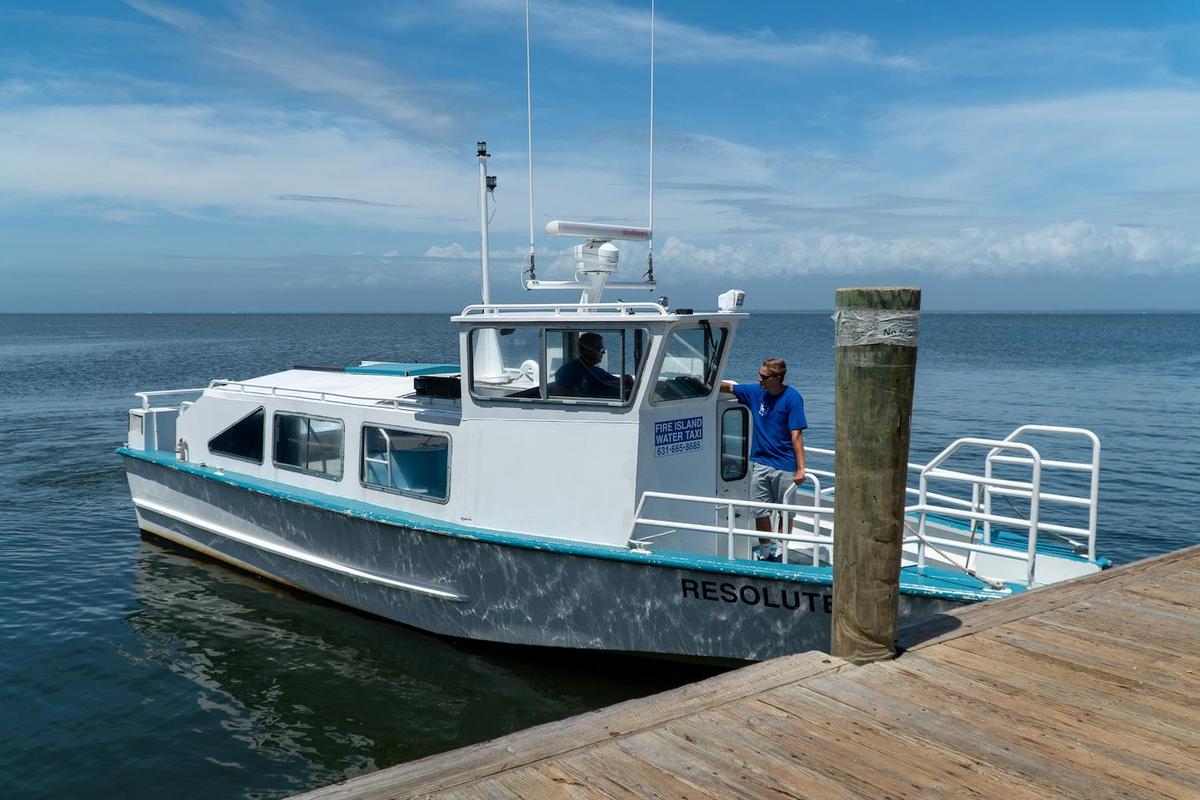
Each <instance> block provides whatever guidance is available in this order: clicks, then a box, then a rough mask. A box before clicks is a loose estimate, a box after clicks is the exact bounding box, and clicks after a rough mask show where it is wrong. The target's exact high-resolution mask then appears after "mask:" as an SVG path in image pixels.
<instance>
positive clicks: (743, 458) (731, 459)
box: [721, 406, 750, 481]
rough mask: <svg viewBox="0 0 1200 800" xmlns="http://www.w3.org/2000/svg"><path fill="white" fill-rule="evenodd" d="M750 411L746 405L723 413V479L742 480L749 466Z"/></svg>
mask: <svg viewBox="0 0 1200 800" xmlns="http://www.w3.org/2000/svg"><path fill="white" fill-rule="evenodd" d="M749 450H750V413H749V412H748V411H747V410H746V409H745V408H744V407H740V406H739V407H738V408H729V409H726V410H725V412H724V413H722V414H721V480H723V481H740V480H741V479H742V478H744V477H746V470H747V469H748V468H749V463H750V460H749V457H748V454H749Z"/></svg>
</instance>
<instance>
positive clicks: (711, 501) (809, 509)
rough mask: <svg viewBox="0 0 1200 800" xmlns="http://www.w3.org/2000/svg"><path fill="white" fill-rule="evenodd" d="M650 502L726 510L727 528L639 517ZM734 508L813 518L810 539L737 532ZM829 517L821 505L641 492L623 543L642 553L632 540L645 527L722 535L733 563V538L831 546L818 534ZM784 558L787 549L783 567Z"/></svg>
mask: <svg viewBox="0 0 1200 800" xmlns="http://www.w3.org/2000/svg"><path fill="white" fill-rule="evenodd" d="M806 477H807V476H806ZM814 483H815V485H816V486H817V488H818V491H819V490H820V483H819V482H816V481H815V478H814ZM789 494H794V489H792V490H789ZM787 496H788V495H785V498H786V497H787ZM652 499H653V500H674V501H678V502H685V503H702V504H704V505H709V506H714V507H717V508H720V507H722V506H723V507H724V508H725V519H726V524H725V526H724V527H721V526H719V525H706V524H703V523H695V522H678V521H674V520H662V519H655V518H653V517H644V516H642V513H643V511H644V510H645V507H646V501H647V500H652ZM735 508H755V509H758V508H765V509H768V510H770V511H781V512H791V514H793V515H794V514H795V513H797V512H804V513H811V514H812V515H813V520H812V524H813V533H812V534H811V535H803V534H790V533H781V532H776V531H770V532H767V531H758V530H752V529H749V528H737V527H735V526H734V519H735V516H734V513H733V510H734V509H735ZM832 513H833V508H832V507H830V506H821V505H813V506H799V505H795V504H789V503H763V502H760V501H757V500H735V499H732V498H728V497H704V496H701V495H691V494H674V493H671V492H651V491H646V492H642V496H641V498H640V499H639V500H638V504H637V507H636V508H635V510H634V512H633V520H632V521H631V522H630V525H629V534H628V536H626V542H627V544H628V545H629V546H630V547H634V548H636V549H638V550H645V547H646V540H645V539H635V538H634V532H635V531H636V530H637V527H638V525H645V526H648V527H652V528H670V529H676V530H688V531H701V532H705V533H718V534H720V533H723V534H725V535H726V537H727V538H728V547H727V555H728V557H729V558H730V559H733V558H734V541H735V537H738V536H742V537H754V538H761V539H778V540H781V541H788V542H805V543H809V544H816V545H829V544H830V543H831V542H832V537H828V536H824V535H822V534H821V533H820V531H821V517H822V516H827V515H831V514H832ZM787 558H788V548H787V547H784V548H783V563H785V564H786V563H787ZM819 563H820V548H819V547H814V548H813V564H814V566H815V565H817V564H819Z"/></svg>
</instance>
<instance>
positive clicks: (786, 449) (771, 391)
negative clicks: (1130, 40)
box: [721, 358, 808, 561]
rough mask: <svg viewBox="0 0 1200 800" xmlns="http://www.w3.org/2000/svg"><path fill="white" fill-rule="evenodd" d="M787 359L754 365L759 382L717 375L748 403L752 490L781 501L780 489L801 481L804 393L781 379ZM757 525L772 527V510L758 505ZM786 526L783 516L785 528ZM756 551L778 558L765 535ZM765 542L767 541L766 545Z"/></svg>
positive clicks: (767, 558) (767, 499)
mask: <svg viewBox="0 0 1200 800" xmlns="http://www.w3.org/2000/svg"><path fill="white" fill-rule="evenodd" d="M786 376H787V364H786V363H785V362H784V360H783V359H782V358H768V359H767V360H766V361H764V362H763V363H762V366H761V367H759V370H758V384H757V385H756V384H752V383H739V384H735V383H732V382H731V381H721V391H723V392H733V394H734V395H736V396H737V399H738V400H739V401H741V402H742V403H743V404H744V405H746V406H747V407H748V408H749V409H750V416H751V417H752V418H753V419H754V439H753V444H752V446H751V449H750V461H751V463H752V464H753V469H754V473H753V475H752V477H751V488H750V496H751V498H752V499H754V500H758V501H760V502H764V503H782V502H783V496H784V493H785V492H786V491H787V490H788V488H789V487H790V486H791V485H792V484H800V483H803V482H804V429H805V428H807V427H808V420H807V419H805V417H804V398H803V397H801V396H800V393H799V392H798V391H796V390H795V389H793V388H792V387H791V386H787V385H785V384H784V382H783V380H784V378H785V377H786ZM754 516H755V520H754V524H755V527H756V528H757V529H758V530H759V531H763V532H769V531H770V530H771V512H770V511H769V510H768V509H765V508H760V509H757V510H756V511H755V512H754ZM788 529H789V526H788V524H787V522H786V521H785V522H784V525H783V530H784V532H785V533H786V532H788ZM758 541H759V547H756V548H755V551H756V555H758V556H759V557H760V559H761V560H765V561H780V560H782V555H781V554H780V553H779V552H778V548H777V547H776V546H774V545H772V544H771V542H770V540H769V539H759V540H758ZM768 545H769V547H768Z"/></svg>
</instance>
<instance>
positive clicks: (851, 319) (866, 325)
mask: <svg viewBox="0 0 1200 800" xmlns="http://www.w3.org/2000/svg"><path fill="white" fill-rule="evenodd" d="M920 317H921V315H920V313H919V312H917V311H888V310H886V309H879V308H858V309H841V310H838V311H835V312H834V314H833V323H834V328H835V332H834V336H833V346H834V347H853V346H856V345H864V344H890V345H895V346H896V347H916V346H917V321H918V320H919V319H920Z"/></svg>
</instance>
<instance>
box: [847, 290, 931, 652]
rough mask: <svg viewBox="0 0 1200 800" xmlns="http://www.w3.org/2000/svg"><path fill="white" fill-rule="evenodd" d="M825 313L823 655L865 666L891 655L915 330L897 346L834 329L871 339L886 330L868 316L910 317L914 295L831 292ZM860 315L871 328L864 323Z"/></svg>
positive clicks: (917, 296)
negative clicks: (831, 310) (829, 497)
mask: <svg viewBox="0 0 1200 800" xmlns="http://www.w3.org/2000/svg"><path fill="white" fill-rule="evenodd" d="M834 307H835V309H836V311H837V313H836V314H835V315H834V316H835V318H837V319H838V322H837V335H836V340H835V347H834V353H835V355H834V372H835V373H836V381H835V386H834V411H835V413H834V428H835V437H836V444H835V446H834V453H835V454H836V455H835V456H834V460H835V462H836V463H835V466H834V472H836V473H837V476H838V484H837V504H836V506H835V508H834V512H833V527H834V530H836V531H837V532H838V536H837V547H835V548H834V549H833V630H832V635H831V637H830V641H831V644H830V650H829V652H831V653H833V655H835V656H837V657H839V658H843V659H845V660H846V661H850V662H852V663H854V664H866V663H868V662H871V661H879V660H880V659H884V658H892V657H893V656H895V655H896V651H895V648H894V646H893V642H894V641H895V639H896V620H897V614H898V610H899V603H900V551H901V550H902V549H903V548H902V545H901V541H902V540H903V538H904V506H905V501H906V495H905V488H904V487H905V486H906V485H907V483H908V440H909V432H910V428H911V422H912V402H913V387H914V386H915V384H916V370H917V345H916V335H915V331H914V334H913V336H912V337H911V339H912V340H911V341H909V342H904V337H899V339H900V341H886V342H873V343H862V338H861V337H860V336H850V335H845V336H844V335H843V329H844V328H845V329H847V330H848V331H858V332H859V333H862V330H863V328H864V327H865V329H867V330H872V331H873V334H874V337H878V336H879V334H880V331H881V330H882V329H884V328H887V327H888V326H886V325H884V324H882V323H881V322H879V321H878V319H877V316H876V315H878V314H880V313H881V312H888V313H889V315H895V314H902V315H911V316H915V315H916V313H917V312H918V311H919V310H920V308H921V290H920V289H912V288H892V289H838V290H837V299H836V301H835V303H834ZM847 315H856V316H850V317H849V318H847ZM863 315H867V318H868V319H870V320H872V322H871V323H870V324H866V325H864V323H863V322H862V321H861V320H862V318H863ZM848 319H849V320H854V319H858V320H859V321H858V322H848V321H847V320H848ZM893 327H894V322H893Z"/></svg>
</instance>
